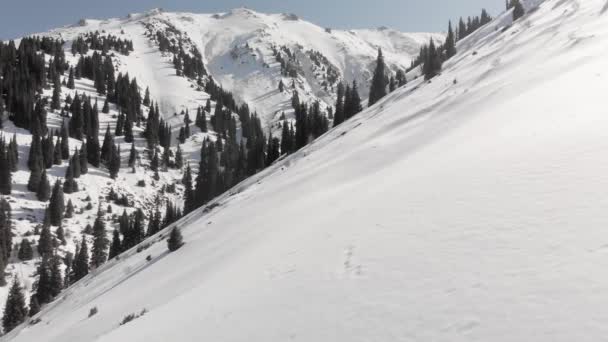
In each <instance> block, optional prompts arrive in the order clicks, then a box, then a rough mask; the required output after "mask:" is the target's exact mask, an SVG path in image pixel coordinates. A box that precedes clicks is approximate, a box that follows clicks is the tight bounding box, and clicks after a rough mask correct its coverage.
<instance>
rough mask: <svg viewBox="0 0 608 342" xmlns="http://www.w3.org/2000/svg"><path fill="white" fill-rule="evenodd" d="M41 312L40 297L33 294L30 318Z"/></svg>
mask: <svg viewBox="0 0 608 342" xmlns="http://www.w3.org/2000/svg"><path fill="white" fill-rule="evenodd" d="M39 312H40V303H38V297H36V294H33V295H32V296H30V312H29V316H30V317H34V316H35V315H36V314H37V313H39Z"/></svg>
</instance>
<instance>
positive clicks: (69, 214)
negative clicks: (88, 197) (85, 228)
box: [64, 199, 74, 218]
mask: <svg viewBox="0 0 608 342" xmlns="http://www.w3.org/2000/svg"><path fill="white" fill-rule="evenodd" d="M64 217H65V218H72V217H74V205H73V204H72V200H71V199H70V200H68V205H67V207H66V208H65V216H64Z"/></svg>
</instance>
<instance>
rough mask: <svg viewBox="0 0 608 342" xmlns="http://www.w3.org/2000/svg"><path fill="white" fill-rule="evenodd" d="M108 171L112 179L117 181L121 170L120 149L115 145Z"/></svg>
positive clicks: (113, 145)
mask: <svg viewBox="0 0 608 342" xmlns="http://www.w3.org/2000/svg"><path fill="white" fill-rule="evenodd" d="M108 169H109V171H110V178H112V179H116V177H118V171H119V170H120V147H116V145H115V144H112V152H111V154H110V161H109V165H108Z"/></svg>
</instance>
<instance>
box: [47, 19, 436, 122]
mask: <svg viewBox="0 0 608 342" xmlns="http://www.w3.org/2000/svg"><path fill="white" fill-rule="evenodd" d="M95 31H99V32H104V33H105V34H109V35H117V36H120V37H124V38H126V39H130V40H132V41H133V44H134V45H135V46H136V47H137V48H136V49H135V51H134V53H133V54H132V55H131V56H129V57H128V58H125V60H123V61H122V63H123V64H122V68H121V70H123V71H128V72H129V74H130V75H132V76H134V77H136V78H137V80H138V81H139V82H140V84H144V85H147V86H149V87H150V91H151V95H152V97H153V98H154V99H156V101H158V102H159V105H160V107H161V111H162V112H164V113H166V114H167V115H172V114H173V112H179V111H181V110H182V109H185V108H189V109H190V110H193V109H195V108H196V107H197V106H198V105H199V104H200V102H201V101H202V100H204V99H205V97H204V95H201V94H200V93H197V92H195V91H194V90H193V88H191V87H190V84H188V83H186V82H184V80H181V79H179V78H176V77H174V76H175V75H174V70H170V69H169V70H167V62H170V61H171V60H170V59H167V58H166V54H165V56H163V54H162V53H160V52H159V51H158V47H157V46H156V45H157V44H155V43H154V42H153V41H151V40H150V33H152V35H154V34H156V33H157V32H162V33H163V34H166V35H167V36H168V37H169V38H170V39H175V40H176V41H180V42H182V44H183V46H184V47H185V48H186V49H189V48H191V47H195V48H196V49H197V50H198V51H199V52H200V54H201V56H202V60H203V62H204V64H205V67H206V68H207V69H208V72H209V74H210V75H211V76H212V77H213V78H214V79H215V80H216V81H217V82H218V83H219V84H221V85H222V86H223V87H224V88H225V89H228V90H230V91H231V92H232V93H233V94H235V96H236V98H237V100H238V101H241V102H246V103H248V104H249V106H250V108H251V110H252V111H255V112H257V113H258V114H259V115H260V118H261V119H262V122H263V124H264V125H266V126H270V125H271V124H272V123H275V122H276V121H278V120H279V118H280V116H281V113H282V112H286V114H287V115H288V116H289V113H290V112H291V111H292V109H291V106H290V100H291V95H292V92H291V91H284V92H280V91H279V89H278V87H279V83H280V81H283V82H284V83H285V85H286V87H291V86H292V85H294V84H295V87H296V88H295V89H296V90H297V91H298V92H299V95H300V98H301V99H302V100H306V101H307V102H310V103H312V102H313V101H316V100H318V101H321V103H322V104H323V107H327V106H333V105H334V103H335V97H336V85H337V83H338V82H340V81H345V82H348V83H352V82H353V81H357V82H358V84H359V86H360V92H361V96H362V98H364V99H366V98H367V94H368V91H369V81H370V79H371V77H372V71H373V67H374V63H375V61H376V57H377V53H378V48H381V49H382V51H383V53H384V55H385V60H386V63H387V65H388V66H389V68H390V69H391V70H392V71H393V73H394V72H396V71H397V70H399V69H401V70H405V69H406V68H408V67H409V66H410V63H411V61H412V60H413V59H414V58H415V57H416V56H417V54H418V52H419V50H420V47H421V46H422V45H423V44H426V43H428V42H429V39H431V38H433V39H436V40H437V41H438V42H439V41H443V39H444V38H445V35H444V34H439V33H437V34H430V33H403V32H399V31H396V30H393V29H389V28H378V29H372V30H349V31H343V30H335V29H331V28H322V27H319V26H317V25H315V24H312V23H310V22H307V21H304V20H302V19H300V18H298V17H297V16H296V15H294V14H263V13H258V12H255V11H253V10H250V9H246V8H237V9H234V10H231V11H229V12H227V13H217V14H194V13H170V12H163V11H162V10H160V9H154V10H151V11H149V12H147V13H140V14H130V15H128V16H127V18H119V19H108V20H93V19H83V20H81V21H80V22H79V23H78V24H77V25H73V26H70V27H66V28H61V29H57V30H53V31H51V32H47V33H42V35H45V36H52V37H59V38H62V39H64V40H66V41H67V42H69V41H71V40H73V39H75V38H76V37H78V36H80V35H82V34H85V33H88V32H95ZM67 45H68V46H69V43H68V44H67ZM277 54H279V55H281V56H282V58H283V59H285V64H286V65H287V66H285V67H283V68H282V67H281V63H280V62H279V61H278V60H277ZM289 56H291V57H289ZM287 70H293V72H294V73H295V74H293V75H290V74H288V73H287ZM291 76H295V79H294V77H291ZM294 81H295V82H294ZM203 104H204V103H203Z"/></svg>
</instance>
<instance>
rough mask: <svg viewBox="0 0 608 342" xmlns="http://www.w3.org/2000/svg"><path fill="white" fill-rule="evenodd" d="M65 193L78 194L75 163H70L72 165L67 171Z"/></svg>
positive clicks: (64, 184) (64, 185)
mask: <svg viewBox="0 0 608 342" xmlns="http://www.w3.org/2000/svg"><path fill="white" fill-rule="evenodd" d="M63 192H64V193H66V194H72V193H75V192H78V183H77V182H76V180H75V179H74V163H72V162H70V165H69V166H68V168H67V169H66V174H65V182H64V183H63Z"/></svg>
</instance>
